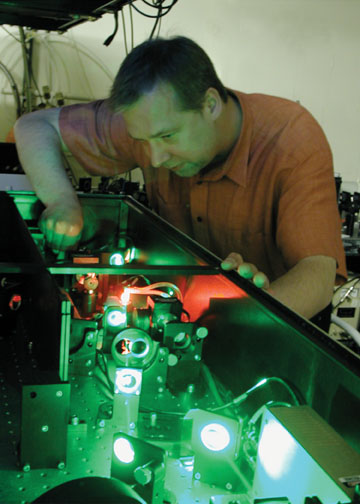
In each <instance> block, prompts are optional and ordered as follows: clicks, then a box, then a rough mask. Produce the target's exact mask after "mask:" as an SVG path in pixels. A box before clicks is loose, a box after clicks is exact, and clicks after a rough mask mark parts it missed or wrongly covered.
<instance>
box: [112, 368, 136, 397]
mask: <svg viewBox="0 0 360 504" xmlns="http://www.w3.org/2000/svg"><path fill="white" fill-rule="evenodd" d="M141 378H142V374H141V371H139V370H138V369H130V368H122V369H117V370H116V372H115V393H116V394H117V393H119V392H121V393H123V394H136V395H139V394H140V387H141Z"/></svg>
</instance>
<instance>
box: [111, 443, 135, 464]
mask: <svg viewBox="0 0 360 504" xmlns="http://www.w3.org/2000/svg"><path fill="white" fill-rule="evenodd" d="M114 453H115V455H116V456H117V458H118V459H119V460H120V462H123V463H124V464H131V462H133V461H134V459H135V452H134V448H133V447H132V445H131V443H130V441H128V440H127V439H125V438H118V439H117V440H116V441H115V443H114Z"/></svg>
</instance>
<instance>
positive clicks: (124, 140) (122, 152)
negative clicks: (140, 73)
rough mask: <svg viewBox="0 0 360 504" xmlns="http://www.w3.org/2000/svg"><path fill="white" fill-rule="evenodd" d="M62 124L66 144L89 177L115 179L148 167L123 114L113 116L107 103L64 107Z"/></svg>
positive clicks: (61, 114)
mask: <svg viewBox="0 0 360 504" xmlns="http://www.w3.org/2000/svg"><path fill="white" fill-rule="evenodd" d="M59 123H60V133H61V136H62V138H63V141H64V143H65V145H66V146H67V148H68V149H69V150H70V152H71V153H72V155H73V156H74V157H75V158H76V160H77V161H78V162H79V163H80V164H81V165H82V166H83V168H84V169H85V170H86V171H87V172H88V173H89V174H90V175H103V176H112V175H115V174H118V173H124V172H126V171H129V170H131V169H132V168H135V167H136V166H142V165H143V164H144V163H145V164H146V161H145V159H144V155H143V153H142V152H141V149H139V147H138V146H136V145H135V142H134V140H133V139H131V138H130V137H129V135H128V134H127V131H126V127H125V123H124V120H123V118H122V116H121V114H119V113H117V114H114V113H112V111H111V110H110V109H109V107H108V106H107V102H106V100H98V101H94V102H90V103H86V104H76V105H69V106H66V107H63V108H62V109H61V111H60V119H59ZM136 143H138V142H136Z"/></svg>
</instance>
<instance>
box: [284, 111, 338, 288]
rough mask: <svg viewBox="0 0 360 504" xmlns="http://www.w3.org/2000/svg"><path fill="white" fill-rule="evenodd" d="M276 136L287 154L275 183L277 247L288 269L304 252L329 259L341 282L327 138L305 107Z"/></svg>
mask: <svg viewBox="0 0 360 504" xmlns="http://www.w3.org/2000/svg"><path fill="white" fill-rule="evenodd" d="M281 137H282V138H281V139H280V144H286V145H287V146H288V149H287V152H288V154H287V156H286V161H285V165H287V167H286V168H284V169H282V170H281V171H280V172H279V176H278V184H277V192H278V207H277V208H278V210H277V216H276V219H277V228H276V229H277V232H276V242H277V246H278V247H279V249H280V251H281V253H282V255H283V257H284V260H285V262H286V265H287V267H289V268H291V267H293V266H294V265H295V264H296V263H297V262H299V261H300V260H301V259H303V258H305V257H309V256H314V255H324V256H329V257H334V258H335V259H336V262H337V275H338V281H342V280H343V279H346V277H347V273H346V262H345V253H344V248H343V244H342V240H341V222H340V215H339V211H338V206H337V201H336V187H335V180H334V173H333V162H332V154H331V150H330V147H329V145H328V142H327V140H326V137H325V135H324V133H323V131H322V129H321V128H320V126H319V125H318V123H317V122H316V121H315V119H314V118H313V117H312V116H311V114H309V113H308V112H306V111H304V112H303V113H302V114H300V116H298V117H297V118H296V120H294V122H293V124H291V125H289V128H288V129H287V130H285V131H284V132H283V133H282V135H281ZM289 146H290V149H289ZM291 146H292V147H291ZM283 166H284V164H283Z"/></svg>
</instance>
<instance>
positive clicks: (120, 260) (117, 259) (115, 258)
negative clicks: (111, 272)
mask: <svg viewBox="0 0 360 504" xmlns="http://www.w3.org/2000/svg"><path fill="white" fill-rule="evenodd" d="M109 263H110V265H111V266H123V265H124V264H125V260H124V257H123V255H122V254H120V252H115V254H112V255H111V256H110V259H109Z"/></svg>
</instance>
